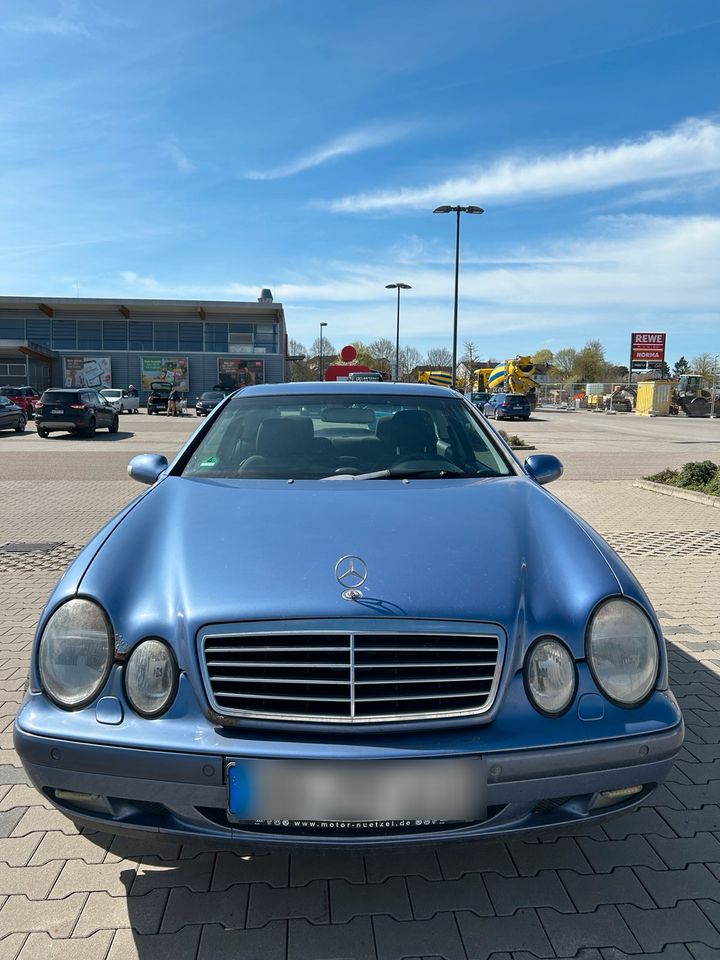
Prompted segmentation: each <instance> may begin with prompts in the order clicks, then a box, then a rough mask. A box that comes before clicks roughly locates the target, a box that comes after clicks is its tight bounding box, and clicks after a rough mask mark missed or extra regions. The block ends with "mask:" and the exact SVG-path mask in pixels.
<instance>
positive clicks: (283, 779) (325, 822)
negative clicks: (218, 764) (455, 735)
mask: <svg viewBox="0 0 720 960" xmlns="http://www.w3.org/2000/svg"><path fill="white" fill-rule="evenodd" d="M227 775H228V814H229V817H230V819H232V820H235V821H237V822H245V823H257V822H262V823H268V822H270V823H274V824H276V825H281V826H305V827H307V826H312V827H316V828H321V827H328V828H337V827H338V826H342V827H346V828H349V827H358V828H362V827H368V826H374V825H376V824H377V825H382V826H396V825H408V826H409V825H420V824H423V823H437V822H448V821H453V822H467V821H471V820H473V821H474V820H484V819H485V817H486V807H487V801H486V783H487V775H486V770H485V764H484V762H483V760H482V758H480V757H461V758H456V757H450V758H432V759H423V760H412V759H411V760H265V759H262V760H255V759H252V760H236V761H232V762H231V763H229V764H228V767H227Z"/></svg>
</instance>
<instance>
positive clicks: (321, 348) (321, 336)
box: [320, 322, 327, 380]
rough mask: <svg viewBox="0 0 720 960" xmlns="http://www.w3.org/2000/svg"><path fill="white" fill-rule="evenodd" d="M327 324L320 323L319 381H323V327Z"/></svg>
mask: <svg viewBox="0 0 720 960" xmlns="http://www.w3.org/2000/svg"><path fill="white" fill-rule="evenodd" d="M326 326H327V323H322V322H321V323H320V379H321V380H323V379H324V377H325V362H324V357H323V342H322V341H323V327H326Z"/></svg>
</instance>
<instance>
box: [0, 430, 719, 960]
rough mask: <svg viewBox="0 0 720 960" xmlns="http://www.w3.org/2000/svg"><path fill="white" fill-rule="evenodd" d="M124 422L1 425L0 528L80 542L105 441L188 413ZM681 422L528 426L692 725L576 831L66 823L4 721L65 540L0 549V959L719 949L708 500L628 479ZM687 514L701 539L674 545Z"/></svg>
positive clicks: (714, 636) (715, 664) (109, 506)
mask: <svg viewBox="0 0 720 960" xmlns="http://www.w3.org/2000/svg"><path fill="white" fill-rule="evenodd" d="M139 420H140V418H131V421H130V423H129V425H128V426H127V430H126V431H125V432H128V431H129V430H130V428H132V434H131V436H130V437H128V438H125V439H122V443H123V447H122V448H120V447H119V445H118V441H113V442H111V441H109V440H103V439H101V438H99V439H98V440H97V441H92V442H90V443H81V442H74V441H73V442H72V449H71V447H70V445H69V444H67V443H66V444H64V445H61V444H60V443H58V444H47V443H45V442H43V441H39V440H38V439H37V438H36V437H34V436H29V437H20V438H16V437H15V436H14V435H13V436H7V437H5V436H3V437H2V438H0V543H3V542H7V541H11V540H33V541H35V540H38V541H39V540H44V541H61V542H63V543H65V544H69V545H75V546H80V545H81V544H82V543H84V542H85V541H86V540H87V539H88V538H89V537H90V536H91V535H92V534H93V533H94V532H95V531H96V530H97V528H98V527H99V526H100V525H101V524H102V523H103V522H104V520H106V519H107V518H109V517H110V516H111V515H112V514H113V513H114V512H115V511H116V510H117V509H118V508H120V507H121V506H122V505H123V504H125V503H126V502H127V501H128V500H129V499H130V498H131V497H133V496H134V495H135V494H136V493H137V492H138V490H139V488H138V487H137V486H136V485H135V484H133V483H132V482H130V481H129V480H127V479H126V478H125V476H124V474H123V472H122V468H121V465H120V464H121V461H122V460H123V456H122V455H121V453H120V450H121V449H122V450H124V451H126V453H127V457H129V456H132V455H133V454H135V453H137V452H142V450H143V449H145V450H152V449H162V452H168V453H170V452H171V451H172V449H173V448H174V447H175V446H176V445H177V444H178V443H179V442H180V441H181V440H182V438H183V437H184V436H185V435H186V434H187V433H188V432H189V429H190V428H191V427H192V426H194V423H193V422H192V421H190V422H177V423H175V422H170V423H165V422H163V421H162V420H159V419H153V420H150V423H148V422H147V420H145V421H141V422H138V421H139ZM682 422H683V421H680V420H678V421H675V422H673V423H672V424H669V425H660V426H658V425H657V422H650V421H640V420H639V418H633V417H628V418H622V417H618V418H614V419H610V418H608V419H607V420H605V419H603V418H600V417H595V416H593V415H583V414H578V415H573V416H567V415H566V416H565V417H563V416H562V415H560V414H558V415H553V414H546V415H543V418H542V419H539V420H538V421H537V422H533V421H531V423H530V424H529V425H526V424H522V431H521V432H522V433H523V434H530V435H531V437H530V438H531V439H532V441H533V442H534V443H535V444H536V445H537V447H538V450H542V451H543V452H555V453H558V454H559V455H560V456H562V457H563V458H564V459H565V461H566V464H567V466H568V470H567V473H566V477H565V478H564V479H563V480H561V481H559V482H558V483H557V484H555V485H554V486H553V488H552V489H553V492H554V493H556V495H557V496H559V497H560V498H561V499H563V500H564V501H565V502H566V503H567V504H568V505H569V506H570V507H572V509H573V510H575V511H576V512H578V513H579V514H581V515H582V516H583V517H585V518H587V519H588V520H589V521H590V522H591V523H592V524H593V526H595V527H596V528H597V529H598V530H599V531H600V532H601V533H602V534H603V535H605V536H607V537H608V539H609V540H610V541H611V542H612V543H613V544H614V545H615V546H616V548H617V549H618V551H619V552H620V553H621V554H622V553H623V551H625V554H626V559H627V562H628V563H629V564H630V566H631V567H632V568H633V569H634V571H635V572H636V574H637V575H638V576H639V578H640V579H641V581H642V583H643V585H644V586H645V588H646V590H647V591H648V593H649V595H650V597H651V599H652V601H653V603H654V604H655V606H656V609H657V610H658V613H659V616H660V619H661V622H662V624H663V627H664V630H665V633H666V636H667V639H668V645H669V655H670V661H671V682H672V686H673V689H674V691H675V694H676V695H677V697H678V698H679V700H680V703H681V705H682V708H683V711H684V714H685V719H686V723H687V730H688V733H687V740H686V744H685V747H684V748H683V751H682V754H681V757H680V758H679V760H678V763H677V764H676V768H675V770H674V771H673V774H672V776H671V778H670V779H669V781H668V782H667V783H666V784H665V785H664V786H663V787H662V788H661V789H660V790H659V791H658V792H657V793H656V794H655V796H654V797H652V798H651V799H650V800H649V802H648V803H646V804H645V805H644V806H643V807H641V808H640V809H639V810H638V811H636V812H634V813H631V814H628V815H626V816H624V817H621V818H618V819H616V820H612V821H608V822H607V823H606V824H604V825H602V826H592V827H586V828H584V829H583V828H580V829H577V830H575V831H574V832H573V833H572V834H571V835H565V836H558V837H543V838H541V839H539V840H534V839H528V840H513V841H511V842H507V843H499V842H491V843H474V844H464V845H452V846H447V847H438V848H437V849H434V848H432V847H423V848H407V849H401V850H398V851H392V852H388V851H383V852H379V853H370V854H366V855H362V854H359V853H355V852H350V853H344V852H341V851H340V852H338V851H333V852H332V853H328V854H321V853H317V852H312V853H311V852H306V853H305V852H301V853H291V854H285V853H275V854H267V855H261V856H256V857H253V858H252V859H243V858H242V857H241V856H240V854H239V853H238V852H233V851H219V852H213V853H207V852H203V851H198V850H196V849H193V848H191V847H181V846H180V845H178V844H175V843H165V844H158V845H155V846H153V848H152V849H149V848H147V847H146V846H145V845H144V843H142V842H139V841H137V840H131V839H126V838H113V837H110V836H104V835H100V834H96V835H93V836H92V839H90V838H89V837H88V836H84V835H82V834H79V833H78V832H77V831H76V830H75V828H74V827H73V826H72V825H71V824H70V822H69V821H68V820H66V819H65V818H64V817H63V816H61V815H60V814H58V813H57V812H56V811H54V810H53V809H52V808H51V807H50V805H49V804H48V803H47V801H44V800H43V798H42V797H41V796H40V795H39V794H37V793H36V792H35V791H34V790H33V789H32V788H31V787H29V786H28V785H27V783H26V779H25V776H24V773H23V771H22V768H21V767H20V765H19V762H18V760H17V757H16V755H15V753H14V751H13V748H12V735H11V729H12V722H13V717H14V714H15V711H16V709H17V705H18V703H19V702H20V700H21V697H22V690H23V687H24V683H25V676H26V671H27V660H28V656H29V651H30V645H31V641H32V634H33V628H34V624H35V622H36V620H37V617H38V614H39V612H40V609H41V607H42V605H43V603H44V601H45V599H46V598H47V595H48V593H49V591H50V589H51V588H52V585H53V583H54V581H55V580H56V579H57V577H58V576H59V574H60V573H61V572H62V567H63V565H64V563H65V562H66V560H67V553H63V551H62V550H60V551H59V552H58V553H56V554H55V555H54V556H55V559H53V555H52V554H50V555H48V556H47V558H46V559H45V560H40V561H38V562H33V564H32V565H31V566H30V567H28V565H27V563H26V562H25V563H23V561H22V560H21V559H19V558H16V559H14V560H8V558H7V557H5V558H4V559H3V563H2V567H1V568H0V569H2V578H1V580H0V960H40V958H41V960H61V958H62V960H64V958H68V960H126V958H142V960H150V958H152V960H163V958H172V960H185V958H187V960H198V958H199V960H225V958H227V960H240V958H243V960H245V958H247V960H275V958H281V960H285V958H288V960H350V958H357V960H375V958H377V960H404V958H407V960H412V958H418V960H419V958H423V957H427V958H430V957H444V958H447V960H534V958H541V957H549V958H571V957H574V958H577V960H624V958H630V957H637V956H643V957H650V958H658V960H661V958H662V960H711V958H720V717H719V715H718V707H720V553H719V552H718V550H717V546H716V544H717V543H718V540H717V539H713V537H710V538H709V539H708V537H707V536H705V535H706V534H708V533H710V534H720V511H717V510H711V509H709V508H707V507H704V506H703V505H700V504H695V503H691V502H689V501H684V500H675V499H671V498H669V497H658V496H656V495H655V494H652V493H650V492H648V491H644V490H638V489H636V488H633V487H632V485H631V482H630V481H631V479H632V478H633V477H635V476H639V475H641V474H642V473H643V472H648V471H647V470H646V469H645V467H644V465H645V463H646V462H648V460H647V458H645V457H644V454H643V450H651V455H650V454H648V457H650V459H651V461H652V469H657V468H659V466H662V465H664V463H672V464H677V463H681V462H683V460H684V459H690V458H692V459H705V458H710V459H715V460H718V459H720V446H719V445H718V441H719V440H720V429H715V431H714V432H713V431H711V429H710V428H711V426H712V425H710V424H709V422H707V421H706V422H704V423H702V424H699V425H698V424H697V423H693V422H688V423H687V427H688V435H684V434H683V431H682V429H681V427H682ZM126 424H128V421H127V419H126V420H124V421H123V425H126ZM595 424H597V426H595ZM717 426H718V425H716V427H717ZM526 428H527V430H526ZM593 431H594V433H593ZM613 431H615V433H614V432H613ZM648 432H651V434H652V435H651V437H650V440H648ZM716 437H717V438H718V439H716ZM121 438H122V432H121ZM574 438H575V440H574ZM690 444H691V445H690ZM575 451H577V458H576V459H575V460H574V452H575ZM663 458H664V460H663ZM111 465H112V469H111V468H110V467H111ZM28 477H37V478H38V479H37V480H34V479H33V480H32V482H29V480H28ZM687 531H692V532H694V538H692V537H691V538H690V542H688V538H687V537H678V542H677V546H676V545H675V543H674V537H673V534H682V533H685V532H687ZM704 536H705V540H703V537H704ZM638 543H641V544H642V545H643V547H642V549H641V550H638V546H637V545H638ZM703 544H704V546H703Z"/></svg>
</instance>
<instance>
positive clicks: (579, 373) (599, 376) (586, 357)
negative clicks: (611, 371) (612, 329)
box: [573, 340, 608, 383]
mask: <svg viewBox="0 0 720 960" xmlns="http://www.w3.org/2000/svg"><path fill="white" fill-rule="evenodd" d="M607 366H608V363H607V361H606V359H605V348H604V347H603V345H602V344H601V343H600V341H599V340H588V342H587V343H586V344H585V346H584V347H583V348H582V350H581V351H580V352H579V353H578V354H577V356H576V358H575V369H574V371H573V375H574V377H575V378H576V379H577V380H578V381H580V382H587V383H599V382H602V381H603V380H604V377H605V374H606V370H607Z"/></svg>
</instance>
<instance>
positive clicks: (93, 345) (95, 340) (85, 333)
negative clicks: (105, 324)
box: [77, 320, 102, 350]
mask: <svg viewBox="0 0 720 960" xmlns="http://www.w3.org/2000/svg"><path fill="white" fill-rule="evenodd" d="M77 345H78V349H79V350H102V320H78V325H77Z"/></svg>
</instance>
